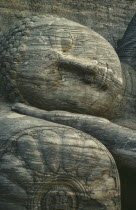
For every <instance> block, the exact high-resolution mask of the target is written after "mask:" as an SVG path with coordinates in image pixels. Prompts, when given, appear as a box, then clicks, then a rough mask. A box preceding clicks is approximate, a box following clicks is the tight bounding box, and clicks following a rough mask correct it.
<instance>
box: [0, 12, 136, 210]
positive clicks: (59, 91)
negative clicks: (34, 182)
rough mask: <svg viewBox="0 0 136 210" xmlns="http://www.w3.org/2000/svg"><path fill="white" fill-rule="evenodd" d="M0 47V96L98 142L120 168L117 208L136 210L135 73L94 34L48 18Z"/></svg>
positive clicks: (27, 25)
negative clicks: (94, 138)
mask: <svg viewBox="0 0 136 210" xmlns="http://www.w3.org/2000/svg"><path fill="white" fill-rule="evenodd" d="M0 43H1V46H2V47H1V58H0V59H1V78H0V80H1V95H3V96H6V99H8V100H11V101H14V102H15V101H20V102H23V103H26V104H28V103H29V104H31V105H32V106H33V107H32V108H31V107H28V106H27V107H22V105H20V104H19V105H18V104H17V105H16V106H15V107H14V110H15V111H18V112H20V113H23V114H26V115H31V116H33V117H39V118H44V119H46V120H49V121H53V122H57V123H60V124H65V125H69V126H71V127H74V128H76V129H78V130H82V131H84V132H86V133H89V134H90V135H91V136H93V137H96V138H97V139H98V140H100V141H101V142H102V143H103V144H105V146H106V147H107V148H108V149H109V150H110V151H111V152H112V154H113V155H114V158H115V159H116V161H117V164H118V167H119V172H120V176H121V183H122V189H123V192H122V195H123V196H122V198H123V210H124V209H127V210H128V209H131V210H133V209H134V210H135V207H136V203H135V197H134V195H135V193H134V192H135V185H134V183H135V182H136V181H135V174H136V171H135V138H136V134H135V129H136V126H135V125H136V124H135V122H136V120H135V119H136V116H135V115H136V108H135V102H136V100H135V90H136V83H135V81H136V80H135V78H136V72H135V71H134V69H133V68H132V67H130V66H129V65H128V64H126V63H122V64H121V63H120V61H119V59H118V56H117V54H116V53H115V51H114V49H113V48H112V47H111V46H110V44H109V43H108V42H107V41H106V40H105V39H104V38H102V37H101V36H100V35H98V34H97V33H95V32H94V31H92V30H90V29H88V28H86V27H85V26H82V25H80V24H78V23H74V22H71V21H68V20H66V19H64V18H58V17H53V16H49V15H47V16H35V17H32V18H27V19H25V20H24V21H22V22H20V23H18V24H17V25H15V26H13V27H12V28H11V29H10V30H9V31H8V32H7V33H5V34H4V35H3V36H2V37H1V40H0ZM105 49H106V50H105ZM34 107H38V108H41V109H43V110H55V109H57V110H59V109H60V110H65V111H71V112H77V113H82V115H81V114H74V113H68V112H62V111H55V112H54V111H53V112H45V111H43V110H42V111H41V110H37V109H35V108H34ZM86 114H89V115H90V114H91V115H96V116H97V117H94V116H91V115H90V116H88V115H86ZM19 116H20V115H19ZM100 116H102V117H105V118H107V119H110V120H111V121H112V122H110V121H109V120H107V119H103V118H100ZM28 118H29V117H28ZM28 118H27V119H28ZM2 119H5V118H2ZM35 120H36V119H35ZM115 123H116V124H115ZM4 124H5V123H4ZM6 126H7V125H6ZM15 127H16V126H15ZM15 127H14V124H13V127H12V126H11V128H14V129H15ZM4 135H6V134H4ZM13 146H14V145H13ZM36 148H37V147H36ZM13 150H14V149H13ZM17 154H18V153H17ZM29 155H30V152H29ZM34 162H35V161H34ZM124 172H125V173H124ZM126 172H127V173H126ZM131 178H132V179H131ZM55 190H56V188H53V194H54V191H55ZM67 190H68V188H67ZM64 194H65V193H64ZM64 194H63V195H64ZM126 195H127V196H126ZM40 198H41V197H40ZM125 198H127V200H126V199H125ZM43 200H44V199H43ZM36 202H37V201H36ZM104 202H105V201H104ZM115 207H116V206H114V207H113V208H115ZM94 208H95V207H94ZM102 208H103V207H102ZM110 208H111V207H110ZM81 209H82V208H81Z"/></svg>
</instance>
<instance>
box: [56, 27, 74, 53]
mask: <svg viewBox="0 0 136 210" xmlns="http://www.w3.org/2000/svg"><path fill="white" fill-rule="evenodd" d="M55 40H56V45H57V46H60V47H61V50H62V52H64V53H65V52H67V51H69V50H70V49H71V48H72V46H73V38H72V35H71V33H70V32H69V31H67V30H64V29H61V30H59V31H57V32H56V35H55Z"/></svg>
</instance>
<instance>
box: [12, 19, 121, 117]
mask: <svg viewBox="0 0 136 210" xmlns="http://www.w3.org/2000/svg"><path fill="white" fill-rule="evenodd" d="M28 34H29V35H28V36H26V37H23V38H22V40H24V41H22V44H21V46H20V48H19V53H22V61H21V63H20V64H19V65H18V67H17V70H16V81H15V82H16V86H17V89H18V90H19V92H20V94H21V95H22V96H23V98H24V99H25V100H26V101H27V102H29V103H30V104H31V105H32V106H36V107H38V108H42V109H45V110H65V111H71V112H78V113H83V114H92V115H98V116H105V114H106V115H107V113H110V112H111V109H112V105H113V104H114V103H115V102H116V101H117V100H118V99H119V97H120V94H121V89H122V85H123V80H122V72H121V67H120V62H119V59H118V57H117V55H116V53H115V51H114V49H113V48H112V47H111V45H110V44H109V43H108V42H107V41H106V40H105V39H104V38H103V37H101V36H100V35H99V34H97V33H95V32H94V31H92V30H90V29H88V28H86V27H84V26H82V25H80V24H78V23H75V22H72V21H69V20H66V19H64V18H56V17H50V16H49V17H45V16H42V17H40V18H38V17H37V18H36V20H35V21H31V22H30V23H29V29H28Z"/></svg>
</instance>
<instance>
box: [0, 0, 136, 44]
mask: <svg viewBox="0 0 136 210" xmlns="http://www.w3.org/2000/svg"><path fill="white" fill-rule="evenodd" d="M135 11H136V2H135V1H134V0H120V1H119V0H112V1H111V0H97V1H96V0H57V1H56V0H6V1H5V0H1V1H0V27H1V31H5V30H6V29H7V28H9V26H11V25H12V24H14V23H15V22H17V21H18V20H21V19H22V18H24V17H28V16H30V15H36V14H47V13H49V14H57V15H59V16H61V17H65V18H68V19H70V20H73V21H76V22H78V23H80V24H83V25H85V26H87V27H89V28H92V29H94V30H95V31H96V32H98V33H99V34H101V35H102V36H104V37H105V38H106V39H107V40H108V41H110V43H111V44H112V45H113V46H116V43H117V40H118V39H121V37H122V36H123V33H124V31H125V30H126V28H127V25H128V23H129V22H130V19H131V18H132V17H133V15H134V14H135Z"/></svg>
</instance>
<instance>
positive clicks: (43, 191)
mask: <svg viewBox="0 0 136 210" xmlns="http://www.w3.org/2000/svg"><path fill="white" fill-rule="evenodd" d="M2 106H3V110H4V112H5V114H4V113H3V114H1V116H0V125H1V126H0V209H1V210H7V209H9V210H15V209H17V210H26V209H27V210H28V209H31V210H32V209H37V210H38V209H49V210H58V209H65V210H66V209H67V210H71V209H82V210H89V209H93V210H96V209H99V210H120V182H119V177H118V171H117V168H116V164H115V162H114V160H113V158H112V156H111V154H110V153H109V152H108V150H107V149H106V148H105V147H104V146H103V145H102V144H101V143H100V142H98V141H97V140H96V139H95V138H93V137H91V136H90V135H87V134H85V133H83V132H81V131H79V130H76V129H73V128H71V127H68V126H64V125H59V124H55V123H52V122H49V121H45V120H40V119H37V118H33V117H28V116H25V115H21V114H17V113H15V112H11V111H10V110H9V107H10V106H8V107H7V105H6V104H1V106H0V107H1V108H2ZM6 107H7V108H6ZM8 110H9V111H8Z"/></svg>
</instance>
